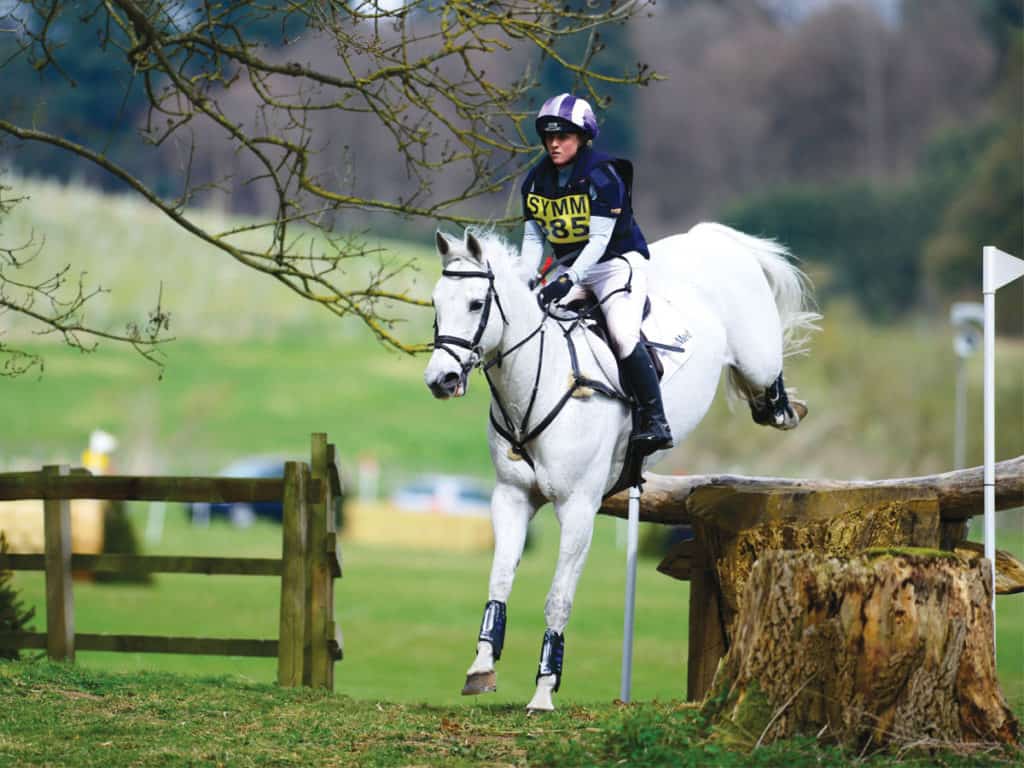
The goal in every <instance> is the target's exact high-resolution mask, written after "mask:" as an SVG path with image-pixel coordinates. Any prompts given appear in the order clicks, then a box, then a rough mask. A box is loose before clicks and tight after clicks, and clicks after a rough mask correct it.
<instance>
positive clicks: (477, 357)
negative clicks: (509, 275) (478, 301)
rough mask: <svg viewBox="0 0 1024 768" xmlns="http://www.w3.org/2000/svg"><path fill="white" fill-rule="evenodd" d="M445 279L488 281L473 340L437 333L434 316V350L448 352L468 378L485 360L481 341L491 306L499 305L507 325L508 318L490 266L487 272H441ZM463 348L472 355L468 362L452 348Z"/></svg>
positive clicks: (502, 317)
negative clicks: (478, 323) (495, 286)
mask: <svg viewBox="0 0 1024 768" xmlns="http://www.w3.org/2000/svg"><path fill="white" fill-rule="evenodd" d="M441 275H442V276H443V277H482V278H484V279H485V280H487V295H486V296H485V297H484V308H483V311H482V313H481V315H480V325H478V326H477V328H476V333H474V334H473V339H472V340H471V341H467V340H466V339H463V338H462V337H460V336H447V335H442V334H439V333H438V332H437V314H436V313H435V314H434V349H441V350H444V351H445V352H447V353H448V354H449V355H451V356H452V357H454V358H455V362H457V363H458V364H459V367H460V368H461V369H462V378H463V380H464V379H465V378H466V375H467V374H468V373H469V372H470V371H471V370H473V369H474V368H475V367H476V366H478V365H479V364H480V361H481V360H482V358H483V353H482V350H481V349H480V339H482V338H483V335H484V331H485V330H486V329H487V321H488V320H489V319H490V317H491V304H492V303H493V304H497V305H498V312H499V313H500V314H501V320H502V322H503V323H505V325H508V318H507V317H505V310H504V309H503V308H502V306H501V298H500V297H499V296H498V292H497V291H495V290H494V272H492V271H491V267H490V265H488V266H487V271H486V272H482V271H465V272H462V271H456V270H452V269H444V270H441ZM452 346H456V347H462V348H463V349H468V350H469V352H470V354H469V357H468V358H466V360H463V359H462V358H461V357H459V356H458V355H457V354H456V353H455V350H453V349H452V348H451V347H452Z"/></svg>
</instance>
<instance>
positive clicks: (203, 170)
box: [0, 0, 655, 352]
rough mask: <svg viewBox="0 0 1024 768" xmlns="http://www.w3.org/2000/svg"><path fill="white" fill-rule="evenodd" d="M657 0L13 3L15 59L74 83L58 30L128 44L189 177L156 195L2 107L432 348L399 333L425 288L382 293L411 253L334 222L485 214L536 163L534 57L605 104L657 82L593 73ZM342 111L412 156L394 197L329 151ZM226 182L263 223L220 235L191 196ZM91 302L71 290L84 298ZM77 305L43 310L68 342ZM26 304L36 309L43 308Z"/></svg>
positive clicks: (2, 122)
mask: <svg viewBox="0 0 1024 768" xmlns="http://www.w3.org/2000/svg"><path fill="white" fill-rule="evenodd" d="M645 5H646V3H645V1H644V0H626V1H624V2H617V1H616V0H605V1H602V2H581V3H576V4H572V3H570V4H568V5H566V4H563V3H561V2H553V1H551V0H540V1H539V2H535V1H533V0H530V1H529V2H528V1H527V0H494V1H492V2H481V1H480V0H410V2H405V3H401V4H396V3H387V4H384V3H379V2H370V1H366V2H349V1H342V0H329V1H324V0H317V1H315V2H314V1H313V0H305V1H304V0H288V1H287V2H278V1H276V0H263V1H262V2H236V3H222V2H214V1H213V0H200V1H198V2H194V3H184V2H180V0H92V1H91V2H62V1H61V0H24V1H23V2H18V3H15V6H16V7H17V12H16V13H13V14H11V15H10V17H9V18H10V19H13V20H14V21H15V22H17V24H18V26H19V28H18V29H17V30H16V33H17V36H18V39H19V40H20V41H21V44H20V46H19V48H18V50H17V52H16V55H15V58H14V60H17V59H18V58H24V59H26V60H27V61H29V62H30V63H31V64H32V65H33V67H35V68H36V69H37V70H39V71H40V72H47V71H52V72H54V73H58V74H62V75H63V76H64V77H66V78H67V79H68V80H69V84H70V77H69V76H68V75H67V72H68V68H67V67H64V66H62V56H63V54H62V50H61V43H60V40H61V37H60V33H59V30H60V28H61V27H62V25H67V24H74V23H81V22H82V21H83V20H87V21H89V22H91V23H92V24H93V25H94V27H96V28H97V29H101V30H103V32H102V34H101V35H100V36H99V39H98V40H97V43H96V45H97V49H98V50H99V51H101V52H102V53H103V55H105V56H110V57H116V60H117V61H118V62H119V67H120V68H121V69H122V70H123V71H124V72H125V74H126V76H127V78H128V79H129V80H130V81H131V82H132V83H134V87H137V88H138V87H141V90H142V92H144V93H145V95H146V101H147V102H148V117H147V119H146V120H145V122H144V124H143V125H140V126H139V129H140V132H141V135H142V136H143V138H144V139H145V140H146V141H147V142H148V143H149V144H150V145H152V148H153V151H154V152H162V153H165V154H166V153H167V152H169V151H170V147H172V146H177V147H178V148H179V150H180V151H181V153H182V157H183V161H182V162H183V165H182V167H181V169H180V171H179V172H178V174H177V175H176V178H177V179H178V180H179V188H178V189H177V190H175V193H174V194H173V195H164V194H160V193H158V192H157V191H156V189H155V188H154V187H153V185H152V184H147V183H146V182H145V181H143V178H144V174H143V173H141V172H140V171H139V170H137V169H135V168H132V167H129V166H128V164H126V163H125V162H123V161H119V160H116V159H115V158H114V157H112V156H111V155H110V154H109V153H107V152H105V151H104V149H103V148H101V147H97V146H95V145H93V144H90V143H89V141H87V140H84V139H82V138H81V137H77V136H72V135H70V134H67V133H65V132H64V131H63V129H61V131H60V132H55V131H52V130H46V129H45V128H42V127H39V126H38V125H34V124H31V123H26V121H25V120H17V119H14V118H10V117H0V135H2V134H6V135H8V136H10V137H12V138H14V139H16V140H18V141H20V142H32V143H38V144H44V145H48V146H51V147H56V148H59V149H60V150H62V151H65V152H67V153H69V154H71V155H74V156H77V157H78V158H81V159H84V160H86V161H88V162H89V163H92V164H93V165H95V166H96V167H98V168H101V169H103V170H104V171H105V172H107V173H109V174H111V175H112V176H114V177H116V178H118V179H120V180H121V181H122V182H124V183H125V184H126V185H128V186H129V187H130V188H131V189H132V190H134V191H135V192H136V193H137V194H139V195H141V196H143V197H144V198H145V199H146V200H147V201H148V202H149V203H151V204H152V205H153V206H155V207H156V208H158V209H159V210H161V211H162V212H163V213H164V214H165V215H166V216H167V217H169V218H170V219H171V220H173V221H174V222H175V223H176V224H177V225H178V226H180V227H182V228H183V229H185V230H187V231H188V232H190V233H191V234H193V235H195V236H196V237H198V238H200V239H201V240H203V241H205V242H207V243H209V244H211V245H213V246H214V247H216V248H217V249H219V250H220V251H221V252H222V253H223V254H224V255H225V256H227V257H230V258H232V259H234V260H236V261H238V262H239V263H241V264H243V265H245V266H246V267H249V268H251V269H254V270H257V271H259V272H262V273H264V274H266V275H268V276H269V277H271V278H273V279H275V280H278V281H280V282H281V283H283V284H285V285H287V286H288V287H289V288H290V289H291V290H292V291H294V292H295V293H296V294H298V295H299V296H301V297H303V298H305V299H307V300H310V301H313V302H316V303H318V304H320V305H322V306H323V307H324V308H325V309H327V310H328V311H330V312H332V313H334V314H335V315H337V316H339V317H346V316H354V317H357V318H359V319H360V320H361V321H362V322H363V323H365V325H366V326H367V327H368V328H369V329H370V330H371V331H372V332H373V333H374V334H375V335H376V336H377V337H378V338H379V339H380V340H381V341H383V342H384V343H386V344H388V345H390V346H392V347H394V348H396V349H399V350H403V351H406V352H415V351H419V350H421V349H423V348H424V345H423V344H422V343H417V341H415V340H408V339H403V338H401V336H400V334H399V333H398V330H397V327H398V326H397V323H398V319H397V317H396V316H395V314H394V312H393V311H392V309H391V308H395V307H399V306H402V305H408V306H416V307H419V306H429V301H426V300H425V299H424V298H422V297H418V296H415V295H413V294H411V293H410V292H409V291H404V290H395V289H393V288H391V287H390V284H391V283H392V282H393V281H394V278H395V277H396V275H397V274H398V273H400V272H401V271H403V270H404V269H406V268H408V267H409V264H408V263H407V262H400V263H399V264H397V265H390V264H389V261H388V259H387V258H386V254H381V253H379V252H377V251H376V250H375V249H369V248H367V247H366V246H365V244H364V243H363V242H361V240H360V238H359V237H358V236H356V235H352V234H349V235H343V236H339V235H338V234H337V233H334V232H332V231H331V227H332V222H335V221H339V220H341V218H342V217H341V214H343V213H345V212H359V211H368V212H385V213H389V214H395V215H400V216H403V217H411V218H414V219H415V218H419V219H428V220H438V221H445V222H450V223H453V224H460V225H467V224H470V223H479V222H480V221H481V219H482V218H488V217H486V211H485V210H482V209H481V201H482V200H484V199H485V198H487V196H489V195H496V194H498V193H501V192H503V191H505V190H506V189H507V188H508V187H509V185H510V184H512V183H513V182H514V180H515V179H516V178H517V176H518V175H519V174H521V172H522V171H523V170H524V168H525V167H526V165H527V164H528V163H529V162H530V161H531V160H533V159H534V158H535V157H536V151H537V150H536V145H535V141H534V140H533V138H532V130H531V126H530V122H531V117H532V114H533V110H534V107H533V105H532V104H531V101H530V97H531V94H532V93H533V91H534V89H535V88H536V86H537V85H538V83H537V80H536V77H535V74H534V73H535V72H536V71H537V62H538V60H539V59H540V58H548V59H550V60H553V61H555V62H557V63H558V64H559V65H560V66H562V67H563V68H565V69H566V70H568V71H569V72H571V73H573V74H574V76H575V77H576V78H577V81H578V82H579V83H580V84H581V88H582V89H583V90H584V91H585V92H586V93H587V95H589V96H590V97H591V98H592V99H594V100H595V101H596V102H597V103H598V104H600V103H601V102H602V98H601V93H600V92H599V89H600V88H603V87H605V86H608V85H611V84H624V85H628V84H646V83H648V82H649V81H651V80H652V79H654V77H655V76H654V75H653V73H652V72H651V71H650V70H649V69H648V68H647V66H646V65H644V64H636V65H630V66H629V67H625V68H623V69H622V70H621V71H620V72H618V73H609V71H608V70H606V69H603V70H600V71H599V70H598V69H597V68H596V67H595V61H596V60H597V57H598V56H599V54H600V51H601V48H602V46H601V44H600V35H599V30H600V28H601V27H602V26H603V25H607V24H618V23H624V22H625V21H626V20H628V19H629V18H630V17H632V16H633V15H634V14H636V13H637V12H638V11H639V10H640V9H642V8H643V7H644V6H645ZM268 21H273V22H275V23H276V24H277V25H278V26H279V27H280V30H281V32H280V36H279V39H278V40H276V41H275V43H276V44H275V45H269V44H268V43H266V42H265V35H264V37H263V38H262V39H261V37H260V36H259V35H257V34H256V33H255V32H254V30H255V29H256V27H257V25H259V26H260V27H261V28H262V29H265V28H266V23H267V22H268ZM578 35H589V36H590V37H589V40H590V43H589V44H588V45H587V47H586V51H585V53H584V55H583V57H582V60H581V61H578V62H577V61H572V60H570V58H569V57H567V56H566V55H565V54H564V53H563V52H562V51H563V47H564V46H563V45H562V44H563V43H564V42H565V41H568V40H571V39H573V38H574V37H575V36H578ZM325 50H329V51H330V55H329V56H325V55H324V51H325ZM129 87H133V86H131V85H130V86H129ZM338 118H341V119H343V120H344V121H348V122H347V123H346V124H347V125H353V124H354V123H352V121H359V122H358V125H359V126H360V128H359V130H366V131H371V132H374V133H379V134H381V135H383V136H385V137H386V138H387V141H386V142H385V143H384V144H383V146H382V150H383V153H382V154H383V155H384V156H385V157H384V158H383V159H384V160H386V161H390V160H391V159H392V158H394V159H397V160H398V161H400V164H401V167H402V168H403V173H404V179H401V180H399V181H397V182H396V183H394V184H392V185H390V187H389V188H388V189H386V190H384V192H383V193H367V192H365V191H364V190H361V189H360V188H359V184H360V179H359V178H357V177H356V175H355V173H354V171H349V170H347V169H345V168H343V167H342V168H339V167H338V165H337V163H335V162H332V161H331V160H330V157H331V155H332V154H334V155H336V154H337V137H335V136H333V135H332V131H331V130H330V128H329V126H330V125H331V123H330V122H329V120H331V119H338ZM341 138H342V141H344V137H341ZM332 139H333V140H334V142H335V143H333V144H332ZM215 153H216V155H215ZM345 156H346V155H345V154H344V150H343V154H342V157H343V158H344V157H345ZM224 157H230V158H231V161H230V162H231V165H232V170H231V171H230V172H225V171H223V170H220V171H218V168H221V169H223V165H221V163H223V162H224V161H223V159H218V158H224ZM362 161H363V162H364V163H365V162H367V159H366V158H363V159H362ZM370 162H373V161H370ZM391 165H394V163H391V164H390V165H389V167H391ZM339 171H340V172H339ZM216 190H225V191H229V192H231V193H233V194H241V193H244V194H251V195H252V196H253V197H254V198H257V199H260V200H262V201H264V214H265V218H264V219H263V220H262V221H261V222H259V223H257V224H252V225H245V226H240V227H235V228H231V229H227V230H224V231H215V230H214V229H211V228H210V227H209V226H207V225H205V224H203V223H202V222H201V221H200V220H199V218H198V217H197V216H196V215H195V210H194V208H193V207H192V206H194V205H195V203H196V202H198V201H201V200H202V199H204V198H205V197H206V196H208V195H210V194H212V193H213V192H214V191H216ZM489 219H490V222H491V223H497V224H502V223H510V222H511V221H512V220H511V219H502V218H498V217H495V216H490V217H489ZM242 232H248V233H262V234H263V235H265V237H263V238H262V239H261V241H260V242H259V244H258V245H241V244H240V240H239V238H238V237H237V235H239V234H240V233H242ZM247 242H249V241H248V240H247ZM366 258H371V259H374V260H376V261H377V264H376V266H374V267H373V268H372V269H370V270H369V272H368V273H363V274H364V275H366V274H368V277H364V278H363V279H362V280H361V281H360V284H353V278H352V277H351V274H352V273H351V271H343V270H342V269H341V268H340V265H341V264H342V263H345V262H348V261H350V260H352V259H366ZM89 297H90V294H88V293H82V294H81V295H80V296H79V298H80V299H81V301H82V302H84V301H86V300H88V298H89ZM76 300H77V299H76ZM76 300H73V301H72V305H71V307H70V308H69V314H67V315H61V314H60V312H59V311H58V309H56V308H55V309H54V314H52V315H51V316H50V320H49V323H50V326H51V328H52V329H53V330H54V332H60V333H63V334H64V335H65V338H69V339H71V338H74V336H75V334H76V333H83V332H84V330H83V329H82V328H80V327H79V325H78V324H77V322H76V321H74V320H73V319H72V318H74V317H77V313H78V311H79V310H80V308H81V304H76V303H74V301H76ZM8 308H9V309H11V307H8ZM19 311H22V312H23V313H24V314H26V315H30V313H31V308H30V307H25V306H22V307H21V309H20V310H19ZM37 319H38V318H37ZM159 320H160V318H159V316H158V317H157V325H158V326H159V325H160V324H161V323H160V322H159ZM93 335H96V336H102V334H97V333H93ZM143 336H145V334H143ZM108 338H112V337H108Z"/></svg>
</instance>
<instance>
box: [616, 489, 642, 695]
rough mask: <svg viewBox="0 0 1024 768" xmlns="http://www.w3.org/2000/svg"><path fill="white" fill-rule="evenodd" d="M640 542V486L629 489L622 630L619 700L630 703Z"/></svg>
mask: <svg viewBox="0 0 1024 768" xmlns="http://www.w3.org/2000/svg"><path fill="white" fill-rule="evenodd" d="M639 542H640V486H638V485H633V486H630V489H629V514H628V519H627V523H626V614H625V619H624V621H623V629H622V685H621V686H620V687H619V698H620V699H622V701H624V702H626V703H629V699H630V691H631V689H632V687H633V616H634V612H635V609H636V558H637V549H638V548H639Z"/></svg>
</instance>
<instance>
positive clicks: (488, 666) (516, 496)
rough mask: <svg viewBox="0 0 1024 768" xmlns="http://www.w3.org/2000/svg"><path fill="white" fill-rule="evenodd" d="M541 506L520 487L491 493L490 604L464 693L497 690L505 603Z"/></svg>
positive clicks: (482, 624)
mask: <svg viewBox="0 0 1024 768" xmlns="http://www.w3.org/2000/svg"><path fill="white" fill-rule="evenodd" d="M537 507H538V504H537V503H535V502H534V501H533V500H531V498H530V495H529V493H528V492H527V491H524V490H523V489H522V488H519V487H518V486H513V485H505V484H499V485H498V486H497V487H495V489H494V493H493V494H492V496H491V517H492V519H493V522H494V560H493V562H492V564H491V582H490V587H489V589H488V595H487V604H486V605H485V606H484V615H483V619H482V620H481V622H480V632H479V634H478V636H477V644H476V658H475V659H474V660H473V663H472V664H471V665H470V667H469V670H468V671H467V672H466V684H465V686H464V687H463V688H462V693H463V695H464V696H469V695H473V694H477V693H489V692H491V691H495V690H497V687H498V676H497V672H496V671H495V669H494V662H495V661H497V660H498V659H500V658H501V650H502V646H503V645H504V643H505V604H506V603H507V602H508V596H509V594H510V593H511V592H512V581H513V579H514V578H515V573H516V567H517V566H518V565H519V559H520V558H521V557H522V555H523V547H524V546H525V544H526V529H527V527H528V526H529V524H530V518H532V517H533V515H534V513H535V512H536V511H537Z"/></svg>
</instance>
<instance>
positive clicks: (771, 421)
mask: <svg viewBox="0 0 1024 768" xmlns="http://www.w3.org/2000/svg"><path fill="white" fill-rule="evenodd" d="M748 402H749V403H750V415H751V416H752V417H753V419H754V421H755V422H756V423H758V424H761V425H764V426H769V427H775V428H776V429H783V430H786V429H795V428H796V427H797V426H799V424H800V422H801V421H802V420H803V418H804V417H805V416H806V415H807V403H805V402H804V401H803V400H797V399H796V398H790V397H789V394H788V393H787V392H786V384H785V382H783V380H782V374H781V373H780V374H779V375H778V376H777V377H776V379H775V381H773V382H772V383H771V384H770V385H768V386H767V387H765V389H764V391H763V392H761V393H759V394H757V395H755V396H754V397H752V398H750V399H749V400H748Z"/></svg>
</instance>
